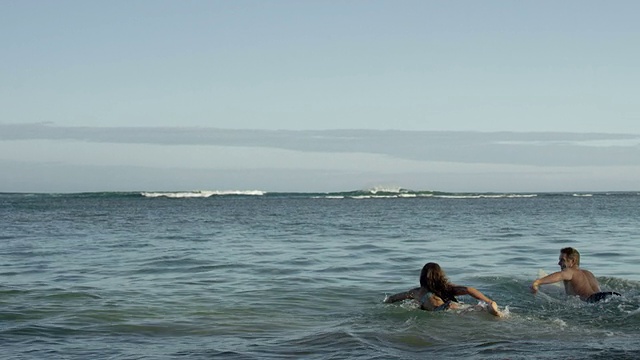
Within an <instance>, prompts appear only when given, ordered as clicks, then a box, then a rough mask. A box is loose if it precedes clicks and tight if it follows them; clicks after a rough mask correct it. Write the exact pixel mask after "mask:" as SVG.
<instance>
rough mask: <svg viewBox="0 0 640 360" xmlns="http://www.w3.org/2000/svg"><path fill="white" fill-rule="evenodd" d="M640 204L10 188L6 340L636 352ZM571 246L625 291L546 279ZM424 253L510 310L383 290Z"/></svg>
mask: <svg viewBox="0 0 640 360" xmlns="http://www.w3.org/2000/svg"><path fill="white" fill-rule="evenodd" d="M639 219H640V193H637V192H626V193H580V194H572V193H537V194H536V193H531V194H498V193H492V194H451V193H440V192H430V191H422V192H421V191H409V190H403V189H386V190H385V189H374V190H365V191H349V192H343V193H330V194H325V193H268V192H263V191H200V192H131V193H109V192H107V193H81V194H12V193H2V194H0V279H1V281H0V350H1V355H0V358H2V359H211V358H221V359H407V358H425V359H427V358H435V357H438V358H472V359H474V358H475V359H525V358H538V359H551V358H554V359H555V358H572V359H583V358H585V359H590V358H592V359H600V358H608V357H610V358H616V359H625V358H628V359H633V358H640V340H639V339H640V249H639V245H640V220H639ZM565 246H574V247H576V248H577V249H578V250H580V252H581V254H582V261H581V266H582V267H583V268H586V269H589V270H591V271H592V272H593V273H594V274H595V275H596V277H597V278H598V280H599V281H600V284H601V287H602V288H603V290H613V291H617V292H620V293H622V294H623V295H624V296H622V297H619V298H611V299H609V300H607V301H605V302H601V303H597V304H587V303H584V302H581V301H579V300H577V299H575V298H572V297H567V296H565V295H564V293H563V290H562V289H561V288H560V287H558V286H555V285H544V286H542V287H541V292H540V293H539V294H538V295H535V296H534V295H533V294H531V293H530V291H529V284H530V283H531V282H532V281H533V280H534V279H535V278H536V277H537V275H538V273H539V272H540V271H541V270H542V271H546V272H547V273H551V272H554V271H557V270H558V269H559V268H558V266H557V262H558V255H559V250H560V248H562V247H565ZM426 262H438V263H439V264H440V265H441V266H442V267H443V269H444V270H445V271H446V272H447V275H448V276H449V278H450V280H451V281H452V282H454V283H457V284H461V285H468V286H473V287H476V288H477V289H479V290H480V291H482V292H483V293H485V294H486V295H487V296H489V297H491V298H492V299H494V300H495V301H497V302H498V304H499V306H500V308H501V309H503V310H504V311H505V312H506V313H507V316H506V317H504V318H500V319H499V318H494V317H492V316H490V315H488V314H487V313H485V312H483V311H479V310H477V311H445V312H426V311H422V310H419V309H417V308H416V307H415V305H414V304H412V303H411V302H405V303H396V304H384V303H383V299H384V298H385V296H386V295H390V294H393V293H396V292H400V291H405V290H408V289H410V288H412V287H415V286H417V285H418V277H419V274H420V269H421V268H422V266H423V265H424V264H425V263H426ZM461 300H462V301H464V302H465V303H467V304H472V305H473V304H477V301H475V300H474V299H472V298H470V297H468V296H463V297H461Z"/></svg>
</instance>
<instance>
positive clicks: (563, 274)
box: [531, 269, 573, 294]
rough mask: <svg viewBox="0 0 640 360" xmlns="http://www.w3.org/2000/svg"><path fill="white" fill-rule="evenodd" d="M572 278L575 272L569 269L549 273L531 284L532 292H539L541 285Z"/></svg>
mask: <svg viewBox="0 0 640 360" xmlns="http://www.w3.org/2000/svg"><path fill="white" fill-rule="evenodd" d="M572 278H573V272H572V271H570V270H568V269H567V270H562V271H558V272H554V273H553V274H549V275H547V276H545V277H543V278H540V279H536V280H534V281H533V283H532V284H531V292H532V293H534V294H535V293H537V292H538V287H539V286H540V285H544V284H553V283H557V282H559V281H564V280H571V279H572Z"/></svg>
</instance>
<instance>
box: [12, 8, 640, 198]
mask: <svg viewBox="0 0 640 360" xmlns="http://www.w3.org/2000/svg"><path fill="white" fill-rule="evenodd" d="M638 13H640V3H639V2H636V1H612V2H603V1H536V2H518V1H350V2H338V1H242V0H241V1H151V0H148V1H147V0H140V1H134V2H129V1H110V2H98V1H89V2H87V1H55V2H45V1H31V0H26V1H2V2H0V45H1V46H2V49H3V56H2V57H0V65H1V68H2V70H0V151H1V153H0V169H4V171H1V173H2V174H0V192H10V191H36V192H40V191H42V192H49V191H53V192H56V191H63V192H67V191H104V190H191V189H201V190H224V189H233V190H241V189H259V190H267V191H269V190H271V191H288V190H291V191H339V190H352V189H354V188H364V187H369V186H377V185H380V184H388V185H394V186H396V185H397V186H402V187H406V188H413V189H416V190H430V189H431V190H443V191H580V190H594V191H595V190H603V191H607V190H612V191H613V190H638V189H640V164H639V162H640V144H639V141H638V139H639V138H640V101H638V96H637V84H639V83H640V70H639V67H638V64H640V23H639V22H638V21H637V19H636V17H637V14H638ZM226 130H237V131H238V132H227V131H226ZM350 130H363V131H364V132H355V133H353V132H349V131H350ZM315 131H317V132H315ZM367 131H373V132H367ZM145 132H147V133H148V134H152V135H153V136H154V138H153V139H149V138H148V137H145V136H143V135H142V134H143V133H145ZM199 132H200V134H199ZM214 133H216V134H218V133H219V134H220V135H215V136H214V135H212V134H214ZM61 134H62V135H61ZM64 134H70V135H68V136H67V135H64ZM273 134H277V136H275V138H277V139H275V140H268V139H270V138H271V136H272V135H273ZM354 134H355V135H354ZM202 136H204V137H206V140H202V139H201V137H202ZM177 137H178V138H177ZM439 138H444V139H449V140H446V141H437V139H439ZM265 139H267V140H265ZM322 139H324V140H322ZM336 139H338V140H336ZM434 139H436V140H434ZM426 142H429V143H430V144H427V143H426ZM436 155H437V156H436ZM507 155H508V156H507Z"/></svg>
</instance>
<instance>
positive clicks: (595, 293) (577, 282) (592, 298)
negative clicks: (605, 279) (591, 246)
mask: <svg viewBox="0 0 640 360" xmlns="http://www.w3.org/2000/svg"><path fill="white" fill-rule="evenodd" d="M558 265H560V271H558V272H555V273H553V274H550V275H547V276H545V277H543V278H540V279H537V280H535V281H534V282H533V283H532V284H531V292H533V293H534V294H535V293H537V292H538V287H539V286H540V285H544V284H552V283H556V282H559V281H562V282H564V291H565V293H566V294H567V295H577V296H579V297H580V299H581V300H583V301H587V302H597V301H600V300H602V299H605V298H606V297H607V296H609V295H618V296H620V294H618V293H616V292H611V291H608V292H600V285H599V284H598V280H596V277H595V276H593V274H592V273H591V271H588V270H583V269H580V253H579V252H578V250H576V249H574V248H572V247H566V248H563V249H562V250H560V260H559V261H558Z"/></svg>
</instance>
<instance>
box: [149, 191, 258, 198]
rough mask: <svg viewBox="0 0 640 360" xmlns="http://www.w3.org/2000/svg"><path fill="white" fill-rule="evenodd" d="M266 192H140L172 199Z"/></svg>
mask: <svg viewBox="0 0 640 360" xmlns="http://www.w3.org/2000/svg"><path fill="white" fill-rule="evenodd" d="M264 194H266V192H265V191H261V190H223V191H220V190H216V191H184V192H142V193H141V195H142V196H144V197H150V198H156V197H166V198H174V199H184V198H208V197H211V196H224V195H247V196H261V195H264Z"/></svg>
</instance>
